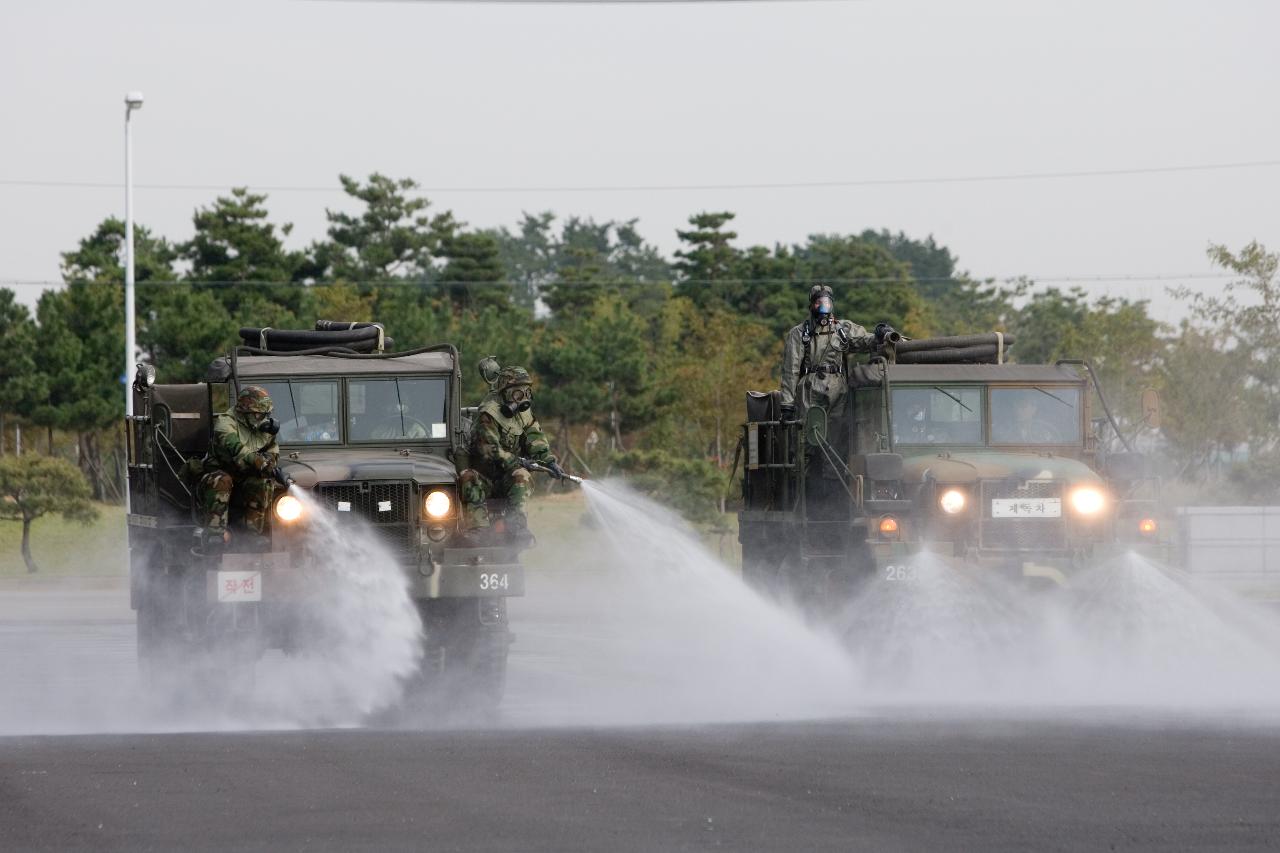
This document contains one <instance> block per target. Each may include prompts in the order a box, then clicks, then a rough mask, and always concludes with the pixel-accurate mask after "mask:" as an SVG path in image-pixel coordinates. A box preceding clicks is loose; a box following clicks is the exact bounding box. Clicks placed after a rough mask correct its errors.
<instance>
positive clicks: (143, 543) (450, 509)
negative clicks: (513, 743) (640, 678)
mask: <svg viewBox="0 0 1280 853" xmlns="http://www.w3.org/2000/svg"><path fill="white" fill-rule="evenodd" d="M373 329H376V332H372V331H369V330H373ZM242 337H244V338H245V339H246V340H252V341H253V342H254V344H255V345H252V346H250V345H245V346H238V347H236V348H234V349H233V350H232V351H231V352H230V354H229V355H228V356H227V357H225V358H222V359H219V360H217V361H215V362H214V364H213V365H212V366H211V368H210V371H209V374H208V376H207V378H206V381H204V382H198V383H192V384H182V385H165V384H156V382H155V375H156V374H155V371H154V369H153V368H152V367H151V366H149V365H144V366H140V368H139V371H138V375H137V378H136V379H135V381H134V384H133V391H134V411H135V414H134V415H133V416H132V417H131V418H130V420H129V444H128V464H129V515H128V525H129V550H130V565H131V586H130V590H131V602H132V605H133V608H134V609H135V610H136V611H137V622H138V655H139V660H140V664H141V665H142V666H143V668H144V669H148V670H149V669H154V668H157V667H165V666H167V667H179V668H181V667H183V666H186V665H187V663H188V661H189V660H191V659H193V658H194V657H196V653H198V652H210V651H218V650H222V651H219V652H218V654H217V655H216V657H217V658H218V659H221V660H224V661H232V660H234V661H236V664H235V665H236V666H241V667H243V666H245V665H246V661H247V665H248V666H252V662H253V661H254V660H256V659H257V656H258V655H260V654H261V653H262V652H263V651H265V650H267V649H271V648H281V649H286V650H288V649H294V648H297V647H298V643H299V642H302V641H304V639H303V638H302V637H300V636H299V635H298V634H297V632H296V631H295V628H296V626H295V625H294V624H293V623H292V621H291V619H290V613H291V609H290V604H291V600H292V599H293V598H294V597H295V596H297V595H298V594H300V592H301V591H305V589H306V585H307V584H308V565H309V560H308V547H309V546H308V540H307V537H306V536H305V535H304V534H305V530H306V527H307V524H308V518H307V514H306V511H305V506H304V502H303V501H300V500H298V499H297V498H296V497H293V496H291V495H289V494H288V492H287V491H286V490H285V489H284V488H280V489H277V490H276V492H275V496H274V498H273V507H272V511H271V513H270V518H269V523H268V526H267V530H266V533H265V535H264V536H257V535H254V534H252V533H251V532H250V531H248V530H246V529H237V528H236V521H237V519H236V516H235V512H234V508H233V514H232V519H231V522H232V536H231V538H230V543H229V544H228V545H227V546H226V547H225V549H220V550H223V553H218V554H215V555H212V556H210V555H208V554H203V553H202V552H201V549H200V548H194V549H193V542H194V541H197V540H196V539H195V536H194V534H195V533H196V531H197V527H196V524H197V521H196V518H195V517H194V515H193V507H192V490H193V488H194V484H193V483H192V482H190V481H189V479H187V480H184V477H183V472H182V466H183V463H184V461H185V460H190V459H198V458H201V457H203V455H204V454H205V452H206V451H207V449H208V447H209V441H210V436H211V424H212V418H213V416H214V415H216V414H217V413H219V412H222V411H226V410H227V409H228V407H229V405H230V402H231V401H234V400H235V398H236V395H237V392H238V389H239V388H240V387H242V386H245V385H260V386H262V387H263V388H265V389H266V390H267V392H268V393H269V394H270V396H271V398H272V400H273V401H274V404H275V418H276V419H277V422H278V426H279V433H278V435H277V440H278V442H279V445H280V473H281V475H282V477H281V479H282V480H283V481H292V482H293V484H294V487H295V488H299V489H303V490H306V492H308V493H310V495H311V496H312V497H313V498H314V503H315V504H318V505H319V506H320V507H322V508H324V509H325V510H327V511H329V512H331V513H333V515H334V517H335V518H336V519H338V520H339V521H340V522H345V521H349V522H354V523H358V524H362V525H363V526H365V527H367V528H368V529H369V530H371V531H372V533H373V534H374V535H375V536H376V537H377V538H378V540H379V541H380V543H381V544H382V545H383V546H384V550H385V551H386V552H388V553H390V554H391V555H393V556H394V559H395V560H396V561H397V562H398V564H399V566H400V568H401V569H402V570H403V571H404V573H405V575H406V577H407V578H408V581H409V589H410V592H411V595H412V597H413V599H414V602H415V604H416V606H417V609H418V612H419V614H420V616H421V618H422V624H423V629H424V643H425V649H424V655H423V664H422V673H420V678H419V679H418V680H417V682H415V684H416V685H417V686H419V687H425V686H429V685H431V684H433V683H437V682H440V681H446V682H449V683H450V685H451V686H450V687H449V689H448V692H450V693H453V694H455V695H458V694H459V692H460V688H459V689H455V688H456V686H457V684H460V683H463V682H465V684H466V685H467V690H465V691H461V692H465V693H466V694H467V696H468V698H470V699H473V700H476V701H478V702H480V703H483V704H487V705H493V704H495V703H496V702H497V701H498V700H499V699H500V697H501V695H502V692H503V685H504V681H505V672H506V661H507V653H508V647H509V645H510V642H511V639H512V637H511V634H510V631H509V629H508V623H507V598H509V597H512V596H519V595H523V594H524V571H523V568H522V567H521V565H520V562H519V551H520V547H519V546H518V545H517V544H515V543H507V542H506V540H504V539H503V538H502V537H501V536H497V537H494V541H493V542H486V543H485V547H474V545H473V543H471V542H469V541H467V540H465V539H462V538H461V536H460V531H459V518H460V515H459V505H458V491H457V481H458V472H459V470H460V469H461V468H465V465H466V460H465V458H464V456H465V448H466V441H465V435H466V431H467V429H468V423H467V422H466V419H465V418H464V416H463V414H462V407H461V405H460V403H461V400H460V394H461V378H460V370H459V364H458V352H457V350H456V349H455V348H454V347H453V346H451V345H447V344H446V345H441V346H434V347H426V348H422V349H415V350H410V351H407V352H387V351H385V344H386V339H385V336H384V335H383V334H382V331H381V327H376V326H374V325H371V324H335V323H326V322H324V321H321V323H318V324H317V329H316V330H315V331H303V332H292V331H290V332H279V331H275V330H253V329H246V330H242ZM358 350H362V351H358ZM502 510H503V508H502V507H501V505H500V504H495V505H494V506H493V507H491V514H492V515H493V516H494V517H495V518H497V519H499V522H498V524H496V525H495V527H499V528H500V526H501V523H500V520H501V517H502Z"/></svg>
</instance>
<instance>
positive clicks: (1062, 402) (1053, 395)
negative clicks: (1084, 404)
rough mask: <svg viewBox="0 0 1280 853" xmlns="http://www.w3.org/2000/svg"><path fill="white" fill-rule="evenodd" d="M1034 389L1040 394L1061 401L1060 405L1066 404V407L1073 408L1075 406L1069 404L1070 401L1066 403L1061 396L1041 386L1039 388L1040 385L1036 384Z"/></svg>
mask: <svg viewBox="0 0 1280 853" xmlns="http://www.w3.org/2000/svg"><path fill="white" fill-rule="evenodd" d="M1036 390H1037V391H1039V392H1040V393H1041V394H1044V395H1045V396H1046V397H1052V398H1053V399H1055V400H1057V401H1058V402H1059V403H1061V404H1062V405H1064V406H1066V407H1067V408H1068V409H1074V408H1075V406H1073V405H1071V404H1070V403H1068V402H1067V401H1066V400H1064V399H1062V398H1061V397H1059V396H1058V395H1057V394H1053V393H1050V392H1049V391H1046V390H1044V389H1043V388H1041V387H1040V386H1038V385H1037V386H1036Z"/></svg>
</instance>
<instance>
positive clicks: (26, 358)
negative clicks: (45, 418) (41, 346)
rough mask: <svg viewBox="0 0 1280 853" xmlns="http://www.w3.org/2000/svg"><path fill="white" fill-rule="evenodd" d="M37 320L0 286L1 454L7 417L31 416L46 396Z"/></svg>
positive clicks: (10, 292)
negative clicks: (38, 356) (38, 353)
mask: <svg viewBox="0 0 1280 853" xmlns="http://www.w3.org/2000/svg"><path fill="white" fill-rule="evenodd" d="M35 345H36V324H35V321H34V320H33V319H32V317H31V312H30V311H28V310H27V306H25V305H22V304H21V303H19V302H17V301H16V300H15V298H14V294H13V291H12V290H9V289H8V288H0V456H3V455H4V453H5V441H6V439H5V420H6V418H7V417H9V416H17V417H19V418H25V417H29V416H30V414H31V410H32V408H33V407H34V406H35V405H36V404H37V403H38V402H39V400H40V399H41V398H43V397H44V396H45V393H46V392H45V388H44V382H43V377H42V375H41V374H40V372H39V371H38V370H37V369H36V361H35V349H36V347H35Z"/></svg>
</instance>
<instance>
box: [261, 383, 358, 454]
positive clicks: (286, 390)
mask: <svg viewBox="0 0 1280 853" xmlns="http://www.w3.org/2000/svg"><path fill="white" fill-rule="evenodd" d="M257 384H258V385H261V386H262V387H263V388H265V389H267V393H268V394H270V395H271V402H272V404H273V405H274V408H275V412H274V416H275V419H276V420H277V421H279V422H280V434H279V435H278V436H277V437H276V438H277V440H278V441H279V442H280V443H281V444H337V443H338V442H340V441H341V440H342V436H341V435H340V434H339V432H338V383H337V382H336V381H335V380H332V379H321V380H314V379H313V380H306V381H298V380H291V379H264V380H262V381H260V382H258V383H257Z"/></svg>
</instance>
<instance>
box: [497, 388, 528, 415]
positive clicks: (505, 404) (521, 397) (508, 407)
mask: <svg viewBox="0 0 1280 853" xmlns="http://www.w3.org/2000/svg"><path fill="white" fill-rule="evenodd" d="M532 406H533V389H532V388H530V387H529V386H528V385H512V386H511V387H510V388H507V389H506V390H504V391H503V392H502V413H503V414H504V415H506V416H507V417H509V418H514V417H515V416H516V415H517V414H519V413H520V412H527V411H529V409H530V408H531V407H532Z"/></svg>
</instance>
